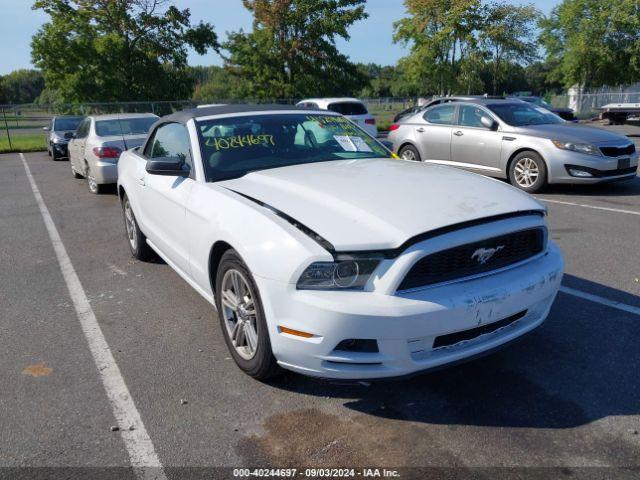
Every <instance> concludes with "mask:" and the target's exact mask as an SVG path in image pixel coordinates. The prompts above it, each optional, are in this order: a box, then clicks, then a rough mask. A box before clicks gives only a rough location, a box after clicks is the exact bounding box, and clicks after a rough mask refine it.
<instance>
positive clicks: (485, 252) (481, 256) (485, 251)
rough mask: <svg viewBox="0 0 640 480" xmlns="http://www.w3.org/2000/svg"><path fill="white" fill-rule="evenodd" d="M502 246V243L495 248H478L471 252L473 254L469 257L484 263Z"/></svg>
mask: <svg viewBox="0 0 640 480" xmlns="http://www.w3.org/2000/svg"><path fill="white" fill-rule="evenodd" d="M503 248H504V245H499V246H497V247H496V248H479V249H478V250H476V251H475V252H473V255H471V259H474V258H475V259H476V260H478V263H479V264H480V265H484V264H485V263H487V262H488V261H489V260H491V257H493V256H494V255H495V254H496V253H498V252H499V251H500V250H502V249H503Z"/></svg>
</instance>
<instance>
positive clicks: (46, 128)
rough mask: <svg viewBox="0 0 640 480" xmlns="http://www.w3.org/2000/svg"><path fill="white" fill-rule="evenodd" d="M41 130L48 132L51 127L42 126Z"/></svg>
mask: <svg viewBox="0 0 640 480" xmlns="http://www.w3.org/2000/svg"><path fill="white" fill-rule="evenodd" d="M42 130H44V131H45V132H48V131H49V130H51V129H50V128H49V127H42Z"/></svg>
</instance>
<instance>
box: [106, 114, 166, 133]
mask: <svg viewBox="0 0 640 480" xmlns="http://www.w3.org/2000/svg"><path fill="white" fill-rule="evenodd" d="M156 120H157V118H156V117H141V118H121V119H116V120H98V121H97V122H96V135H98V136H99V137H112V136H115V135H146V134H147V133H149V129H150V128H151V125H153V124H154V123H155V122H156Z"/></svg>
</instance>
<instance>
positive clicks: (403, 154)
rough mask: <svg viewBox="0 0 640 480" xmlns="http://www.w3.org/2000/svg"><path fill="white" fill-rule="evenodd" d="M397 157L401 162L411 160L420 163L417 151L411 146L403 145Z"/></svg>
mask: <svg viewBox="0 0 640 480" xmlns="http://www.w3.org/2000/svg"><path fill="white" fill-rule="evenodd" d="M398 155H399V156H400V158H402V159H403V160H411V161H413V162H421V161H422V159H421V158H420V152H418V149H417V148H416V147H414V146H413V145H405V146H404V147H402V148H401V149H400V151H399V152H398Z"/></svg>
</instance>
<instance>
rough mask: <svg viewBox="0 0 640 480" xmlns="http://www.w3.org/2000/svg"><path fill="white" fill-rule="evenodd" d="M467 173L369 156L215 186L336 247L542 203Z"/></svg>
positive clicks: (388, 243) (394, 241) (377, 243)
mask: <svg viewBox="0 0 640 480" xmlns="http://www.w3.org/2000/svg"><path fill="white" fill-rule="evenodd" d="M472 175H473V174H470V173H467V172H463V171H460V170H454V169H450V168H445V167H438V166H434V165H420V164H418V163H415V162H407V161H389V160H388V159H372V160H368V161H366V162H363V161H361V160H352V161H335V162H322V163H317V164H313V165H297V166H292V167H286V168H279V169H272V170H264V171H260V172H253V173H250V174H248V175H245V176H244V177H243V178H238V179H235V180H227V181H224V182H221V185H223V186H225V187H227V188H229V189H231V190H234V191H237V192H240V193H243V194H245V195H248V196H250V197H253V198H256V199H259V200H260V201H263V202H265V203H267V204H269V205H271V206H272V207H275V208H277V209H279V210H282V211H284V212H286V213H287V214H288V215H290V216H291V217H293V218H295V219H299V220H300V221H302V222H303V223H304V224H305V225H306V226H307V227H309V228H311V230H313V231H315V232H316V233H319V234H320V235H321V236H323V237H324V238H326V239H328V240H329V241H330V242H331V243H332V244H333V245H334V246H335V247H336V249H337V250H376V249H386V248H396V247H398V246H400V245H401V244H402V243H403V242H405V241H406V240H408V239H409V238H411V237H414V236H416V235H419V234H421V233H423V232H428V231H430V230H434V229H436V228H440V227H443V226H447V225H453V224H456V223H462V222H466V221H469V220H472V219H474V218H477V217H478V216H479V215H480V216H483V217H490V216H494V215H501V214H504V213H508V212H513V211H523V210H536V209H537V210H540V209H543V208H544V207H543V206H542V205H541V204H540V203H538V202H537V201H536V200H535V199H533V197H531V196H529V195H526V194H524V193H521V192H519V191H517V190H515V189H513V188H512V187H510V186H509V185H505V184H503V183H502V182H495V181H493V180H490V179H479V178H477V177H474V176H472ZM355 179H357V182H356V181H355ZM472 180H473V181H474V188H473V189H469V188H467V185H468V184H469V182H470V181H472ZM502 195H508V196H509V197H510V201H509V203H505V202H502V201H500V197H501V196H502ZM426 211H428V214H425V213H426ZM302 219H304V220H302Z"/></svg>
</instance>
